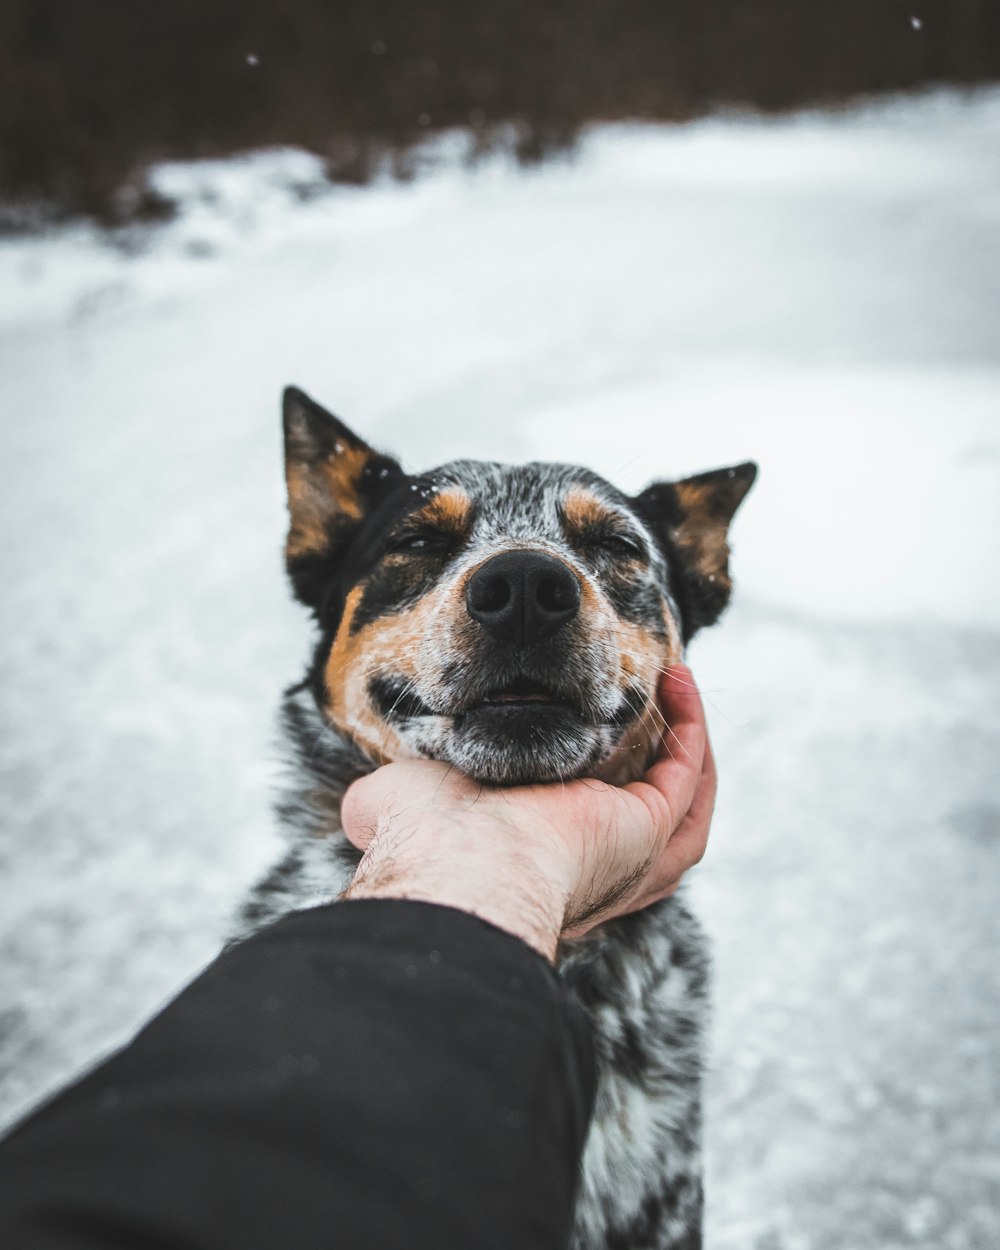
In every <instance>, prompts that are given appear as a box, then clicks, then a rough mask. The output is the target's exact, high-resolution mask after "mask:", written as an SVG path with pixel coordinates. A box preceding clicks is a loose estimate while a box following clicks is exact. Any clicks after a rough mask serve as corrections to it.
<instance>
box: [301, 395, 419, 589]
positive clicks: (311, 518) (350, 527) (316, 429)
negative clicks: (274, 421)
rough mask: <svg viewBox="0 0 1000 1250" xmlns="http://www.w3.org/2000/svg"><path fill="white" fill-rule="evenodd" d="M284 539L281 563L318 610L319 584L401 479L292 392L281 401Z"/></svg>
mask: <svg viewBox="0 0 1000 1250" xmlns="http://www.w3.org/2000/svg"><path fill="white" fill-rule="evenodd" d="M282 419H283V424H284V430H285V481H286V483H287V486H288V515H289V527H288V538H287V540H286V542H285V562H286V565H287V568H288V574H289V577H290V578H291V581H292V586H293V588H294V590H295V593H296V595H297V596H298V598H299V599H300V600H301V601H302V602H303V603H305V604H306V605H307V606H309V607H312V608H314V609H317V608H318V607H319V597H320V590H321V585H320V584H321V583H322V582H324V581H328V580H329V576H330V573H331V570H332V567H333V565H334V564H335V563H336V560H337V557H338V555H339V553H340V552H341V551H342V550H343V549H344V548H345V547H346V545H347V543H348V542H349V540H350V535H351V533H352V532H353V531H354V530H355V529H356V527H357V523H358V522H359V521H360V520H361V519H362V518H363V517H364V516H365V514H366V513H367V512H368V511H369V510H370V509H371V508H373V507H374V506H376V505H377V504H378V502H379V501H380V500H381V499H382V498H383V497H384V495H385V494H386V493H387V490H389V489H390V488H391V487H392V486H393V485H394V484H395V483H397V482H398V480H399V478H400V477H401V476H402V472H403V471H402V469H401V468H400V466H399V464H398V462H397V461H395V460H393V459H392V458H391V457H389V456H383V455H380V454H379V453H378V452H376V451H373V450H372V448H371V447H369V446H368V444H367V443H365V442H364V441H363V440H362V439H360V438H358V436H357V435H356V434H354V433H353V432H352V431H351V430H349V429H348V428H347V426H346V425H344V423H343V422H342V421H340V420H339V419H338V418H337V417H335V416H334V415H333V413H332V412H327V410H326V409H325V408H323V407H321V406H320V405H319V404H317V403H316V401H315V400H313V399H310V398H309V396H308V395H306V394H305V393H304V392H303V391H300V390H298V389H297V388H296V387H294V386H289V387H287V388H286V390H285V392H284V395H283V397H282Z"/></svg>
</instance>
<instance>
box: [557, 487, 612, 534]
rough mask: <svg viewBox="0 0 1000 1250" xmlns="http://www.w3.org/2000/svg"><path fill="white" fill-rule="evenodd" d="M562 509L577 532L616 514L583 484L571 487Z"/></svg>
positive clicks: (568, 522)
mask: <svg viewBox="0 0 1000 1250" xmlns="http://www.w3.org/2000/svg"><path fill="white" fill-rule="evenodd" d="M562 510H563V516H564V517H565V518H566V524H567V525H568V526H569V527H570V529H571V530H573V531H574V532H575V533H583V531H584V530H586V529H587V528H588V526H591V525H599V524H601V523H602V522H604V521H607V520H609V519H611V518H612V517H613V516H614V513H613V512H611V511H609V509H608V507H607V505H606V504H604V503H602V502H601V500H600V499H598V498H597V496H596V495H592V494H591V493H590V491H588V490H584V489H583V487H582V486H571V487H570V489H569V490H568V491H567V492H566V497H565V499H564V500H563V504H562Z"/></svg>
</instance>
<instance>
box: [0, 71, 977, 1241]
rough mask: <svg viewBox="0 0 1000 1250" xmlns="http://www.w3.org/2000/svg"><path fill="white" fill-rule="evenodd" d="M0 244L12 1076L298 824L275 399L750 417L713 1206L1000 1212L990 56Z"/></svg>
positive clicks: (453, 145) (208, 922) (762, 1223)
mask: <svg viewBox="0 0 1000 1250" xmlns="http://www.w3.org/2000/svg"><path fill="white" fill-rule="evenodd" d="M462 146H463V141H462V140H461V138H460V137H458V136H448V137H445V139H443V140H439V141H437V142H436V143H428V145H427V147H426V149H425V151H424V154H423V158H422V164H423V166H424V171H423V173H422V175H421V176H420V177H419V178H418V179H417V180H416V181H415V182H414V183H412V184H409V185H405V186H404V185H398V184H393V183H391V182H388V181H386V182H380V183H378V184H377V185H375V186H373V187H371V188H367V189H364V190H354V189H351V190H347V189H338V190H329V189H326V188H324V186H323V183H322V180H321V178H320V173H319V169H318V166H317V163H316V161H315V160H314V159H313V158H312V157H310V156H308V155H306V154H304V153H301V152H293V151H275V152H264V153H259V154H257V155H255V156H253V157H251V158H247V159H245V160H240V161H235V160H234V161H222V162H205V163H200V164H196V165H186V166H165V167H162V168H161V169H160V170H159V171H157V183H158V185H159V186H160V188H161V189H162V190H163V191H164V192H165V193H169V194H173V195H176V196H178V197H179V198H180V199H181V200H182V203H183V210H182V212H181V214H180V215H179V217H178V219H177V220H176V221H174V222H172V223H170V224H169V225H166V226H164V227H160V228H157V229H155V230H152V231H130V232H124V233H122V234H121V235H119V236H117V238H116V240H115V241H114V242H113V243H109V242H108V241H107V240H105V239H102V238H100V237H99V236H97V235H96V234H95V233H94V232H93V231H92V230H90V229H88V228H85V227H79V226H78V227H73V228H66V229H62V230H60V231H55V232H51V233H49V234H46V235H44V236H39V237H36V238H32V239H6V240H2V241H0V410H2V411H3V413H4V415H5V420H4V421H3V425H2V430H0V464H2V466H3V467H2V470H0V472H2V483H3V491H2V493H0V515H2V519H3V522H4V525H5V532H6V534H7V535H8V541H7V543H6V545H5V549H4V554H3V569H2V576H3V585H4V590H5V594H4V596H3V599H2V600H0V622H2V632H0V638H2V640H3V641H2V643H0V656H2V665H3V670H2V671H3V675H4V676H3V682H4V695H3V704H2V706H3V719H2V722H0V732H2V734H3V750H2V754H0V786H2V790H0V792H2V793H3V795H4V799H5V805H4V813H3V825H2V835H0V837H2V841H0V857H2V860H0V862H2V864H3V885H2V887H0V891H2V892H0V927H2V934H0V1003H2V1004H3V1006H2V1008H0V1099H2V1102H0V1107H2V1114H3V1115H4V1117H5V1118H6V1119H10V1118H12V1117H14V1116H15V1115H16V1114H18V1113H19V1112H20V1111H21V1110H23V1109H24V1108H26V1107H27V1106H28V1105H30V1103H32V1102H33V1101H34V1100H36V1099H37V1098H38V1097H40V1096H41V1095H43V1094H44V1093H45V1092H46V1091H47V1090H50V1089H51V1088H53V1087H54V1086H56V1085H58V1084H59V1083H60V1082H62V1081H64V1080H65V1079H66V1078H67V1077H69V1076H70V1075H71V1074H72V1073H74V1072H76V1071H78V1070H79V1069H80V1068H81V1067H82V1066H83V1065H85V1064H87V1063H89V1062H92V1061H93V1060H94V1059H95V1058H96V1057H97V1056H99V1055H100V1054H101V1053H104V1052H105V1051H106V1050H107V1049H108V1048H109V1047H111V1046H113V1045H115V1044H116V1043H118V1042H120V1041H122V1040H123V1039H124V1038H126V1037H127V1036H128V1035H129V1033H130V1031H132V1030H133V1029H134V1028H135V1027H136V1025H137V1024H139V1023H140V1022H141V1021H142V1020H143V1019H144V1018H146V1017H147V1016H148V1015H149V1014H150V1012H151V1011H152V1010H154V1009H155V1007H156V1006H157V1005H158V1004H159V1003H161V1002H162V1001H164V1000H165V999H166V998H167V997H169V995H170V994H171V992H172V990H174V989H175V988H176V987H177V986H178V985H179V984H180V983H181V982H182V981H183V980H184V979H185V978H186V977H188V976H190V975H191V974H192V973H193V972H194V971H196V969H197V968H198V967H199V966H200V965H201V964H203V963H204V962H205V961H206V960H208V959H209V958H210V957H211V956H212V954H213V953H214V951H215V949H216V948H217V944H218V942H219V940H220V937H221V935H222V934H223V932H224V930H225V926H226V921H227V917H228V914H229V911H230V909H231V908H232V906H233V905H234V903H235V901H236V900H237V898H238V897H239V895H240V893H241V891H242V890H244V889H245V887H246V885H247V883H248V882H249V881H250V880H251V879H252V878H253V877H254V875H255V874H256V873H257V871H258V870H259V869H260V868H261V867H262V865H264V864H265V863H266V862H267V860H268V859H269V857H270V856H271V855H272V854H273V853H274V850H275V847H276V839H275V835H274V832H273V830H272V828H271V822H270V817H269V813H268V809H267V804H268V792H269V786H270V784H271V778H272V776H273V772H274V768H275V761H276V759H277V748H276V744H275V743H274V741H273V736H272V713H273V707H274V704H275V700H276V696H277V693H278V691H279V690H280V688H281V687H282V685H283V684H285V683H286V682H287V681H289V680H291V679H292V678H294V677H295V676H297V674H298V671H299V669H300V667H301V664H302V661H303V659H304V656H305V654H306V650H307V646H308V630H307V628H306V624H305V622H304V620H303V618H302V615H301V613H300V612H299V611H298V610H297V609H296V608H295V607H294V606H293V605H292V604H291V603H290V602H289V601H288V596H287V591H286V589H285V586H284V584H283V581H282V576H281V571H280V547H281V542H282V537H283V534H282V524H283V498H282V482H281V472H280V461H279V456H280V439H279V433H278V428H279V427H278V395H279V392H280V389H281V387H282V386H283V385H284V384H286V383H288V382H295V383H297V384H299V385H301V386H303V387H305V388H306V389H307V390H310V391H311V392H312V393H314V394H315V395H316V397H317V398H319V399H320V400H321V401H323V402H325V403H327V404H328V405H330V406H331V407H333V408H334V409H335V410H336V411H337V412H338V413H339V414H340V415H341V416H343V417H344V418H345V419H346V420H347V421H348V422H349V423H350V424H352V425H354V426H355V427H356V428H357V429H358V431H359V432H360V433H362V434H364V435H365V436H366V437H368V438H369V439H371V440H372V441H373V442H375V443H376V444H378V445H380V446H384V447H386V448H387V449H389V450H393V451H397V452H398V453H400V454H401V455H402V456H403V458H404V460H405V461H406V462H407V463H408V464H409V465H411V466H412V467H426V466H428V465H431V464H434V463H437V462H439V461H441V460H444V459H450V458H453V457H455V456H459V455H463V456H480V457H495V458H502V459H509V460H520V459H527V458H533V457H538V458H556V459H562V460H567V459H568V460H575V461H579V462H582V463H587V464H590V465H592V466H593V467H595V468H597V469H598V470H600V471H602V472H604V473H605V474H606V475H608V476H610V477H611V478H612V479H614V480H615V481H617V482H618V483H619V484H620V485H622V486H623V487H625V488H627V489H636V488H638V487H640V486H641V485H643V484H645V483H646V482H647V481H649V480H650V479H651V478H653V477H655V476H659V475H663V476H668V475H674V474H678V473H685V472H688V471H692V470H697V469H701V468H707V467H714V466H716V465H720V464H727V463H736V462H738V461H740V460H743V459H747V458H752V459H755V460H757V461H759V463H760V465H761V477H760V480H759V482H758V484H757V485H756V487H755V488H754V491H753V493H752V494H751V496H750V497H749V499H748V501H747V503H746V504H745V506H744V510H743V511H742V512H741V514H740V516H739V517H738V519H737V521H736V524H735V528H734V572H735V575H736V580H737V589H736V598H735V602H734V606H733V608H732V609H731V611H730V613H729V615H728V616H727V618H726V620H725V622H724V623H723V625H721V626H720V627H719V628H718V629H717V630H715V631H712V632H711V633H708V634H706V635H705V636H704V637H703V638H702V639H699V640H698V641H697V642H696V643H695V644H694V646H693V647H692V654H691V659H692V663H693V664H694V667H695V671H696V672H697V673H698V675H699V677H700V679H701V681H702V683H703V685H704V687H705V689H706V690H707V691H708V697H709V708H710V715H711V718H712V726H713V732H714V736H715V741H716V745H717V752H718V755H719V760H720V770H721V776H722V790H721V795H720V801H719V809H718V816H717V820H716V823H715V828H714V831H713V839H712V846H711V849H710V853H709V856H708V858H707V860H706V862H705V864H704V865H703V866H702V867H701V868H700V869H699V870H697V872H696V873H695V874H693V877H694V882H693V890H694V893H695V896H696V899H697V903H698V906H699V908H700V910H701V912H702V914H703V916H704V917H705V920H706V922H707V924H708V926H709V928H710V930H711V932H712V935H713V938H714V942H715V947H716V962H717V978H716V1002H717V1008H716V1029H715V1046H714V1055H713V1060H712V1072H711V1079H710V1086H709V1097H708V1108H707V1110H708V1124H709V1130H708V1131H709V1152H708V1153H709V1189H708V1211H709V1234H710V1236H709V1243H708V1244H709V1247H710V1250H834V1248H837V1250H859V1248H865V1250H867V1248H868V1247H871V1248H872V1250H894V1248H895V1247H916V1246H919V1247H927V1248H928V1250H930V1248H931V1247H933V1248H934V1250H938V1248H945V1250H995V1247H996V1246H997V1245H1000V1214H998V1213H1000V1165H998V1162H997V1161H998V1159H1000V1129H998V1122H997V1118H996V1116H995V1115H994V1114H993V1109H994V1108H995V1106H996V1101H997V1095H998V1092H1000V1091H998V1089H997V1073H998V1072H1000V1041H998V1036H997V1031H996V1019H997V1011H998V1005H1000V984H998V983H1000V961H998V959H997V944H998V939H1000V908H998V906H997V897H998V894H997V888H998V860H1000V798H998V794H997V787H996V777H997V760H998V759H1000V710H998V709H1000V698H998V695H1000V649H998V641H1000V632H998V631H1000V561H998V560H997V558H996V544H997V536H998V534H1000V247H998V245H997V240H998V238H1000V234H998V230H1000V162H998V160H997V158H996V153H997V152H998V151H1000V91H997V90H983V91H978V92H974V93H966V94H958V93H949V92H933V93H929V94H926V95H923V96H918V97H910V98H901V99H898V100H893V101H889V102H887V103H880V104H876V103H870V104H866V105H862V106H858V107H855V108H852V109H850V110H842V111H840V112H837V113H833V114H821V113H804V114H800V115H797V116H794V117H790V118H785V119H780V120H770V121H761V120H752V119H747V118H741V117H735V116H734V117H720V118H714V119H709V120H706V121H704V122H699V123H695V124H692V125H688V126H685V127H681V128H662V127H655V126H614V127H601V128H597V129H595V130H594V131H593V132H592V133H591V134H590V135H589V136H588V138H587V140H586V142H585V144H584V146H583V149H582V151H581V153H580V155H579V157H578V158H577V159H576V160H573V161H566V162H560V163H555V164H550V165H548V166H546V167H544V168H542V169H541V170H538V171H533V172H530V173H527V174H525V173H520V172H518V171H516V170H514V169H512V168H511V167H510V166H509V164H508V163H507V162H506V161H505V160H504V159H502V158H497V159H495V160H493V161H492V162H490V163H488V164H486V165H485V166H483V167H481V168H480V169H478V170H477V171H474V172H473V171H470V170H469V169H468V168H467V167H466V165H465V164H464V163H463V161H462V159H461V157H462Z"/></svg>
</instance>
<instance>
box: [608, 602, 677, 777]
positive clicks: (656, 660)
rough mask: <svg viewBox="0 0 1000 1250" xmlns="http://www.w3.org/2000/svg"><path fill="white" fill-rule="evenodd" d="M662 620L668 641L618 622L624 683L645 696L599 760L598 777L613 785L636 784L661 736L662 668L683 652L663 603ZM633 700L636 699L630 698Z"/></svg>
mask: <svg viewBox="0 0 1000 1250" xmlns="http://www.w3.org/2000/svg"><path fill="white" fill-rule="evenodd" d="M663 619H664V621H665V622H666V627H667V638H666V639H663V638H658V637H657V636H656V635H655V634H653V633H651V632H650V631H649V630H647V629H644V628H643V627H642V626H641V625H635V624H633V623H632V622H630V621H621V620H619V621H618V622H617V624H616V627H615V642H616V644H617V646H618V660H619V664H620V666H621V671H622V674H623V676H624V677H625V678H626V679H628V680H627V682H626V684H628V685H637V686H638V687H639V688H640V689H641V690H642V691H643V692H644V693H645V696H646V698H645V701H644V703H643V705H642V708H641V710H640V709H637V710H640V715H639V717H638V719H637V720H636V721H634V722H633V723H632V724H631V725H630V726H629V728H628V731H627V733H626V734H625V735H624V736H623V738H622V740H621V741H620V742H619V743H618V745H617V746H616V747H615V749H614V751H612V752H611V754H610V755H609V756H608V757H607V758H606V759H605V760H604V761H602V763H601V765H600V767H599V769H598V772H597V775H598V776H599V777H600V778H601V780H602V781H609V782H611V784H612V785H625V784H627V783H628V782H629V781H636V780H638V778H639V777H641V776H642V774H643V773H644V772H645V771H646V769H647V768H648V767H649V766H650V764H651V763H652V762H653V759H654V758H655V756H656V751H657V748H658V747H659V744H660V739H661V738H662V736H663V714H662V712H661V711H660V707H659V702H658V699H657V691H658V689H659V684H660V677H661V674H662V672H663V669H665V668H668V667H669V666H670V665H671V664H677V663H679V662H680V660H681V657H682V654H683V650H682V643H681V637H680V631H679V630H678V627H677V622H676V621H675V620H674V618H673V616H672V614H671V612H670V610H669V608H668V607H667V604H666V602H664V603H663ZM630 697H632V698H634V697H635V696H634V695H633V696H630Z"/></svg>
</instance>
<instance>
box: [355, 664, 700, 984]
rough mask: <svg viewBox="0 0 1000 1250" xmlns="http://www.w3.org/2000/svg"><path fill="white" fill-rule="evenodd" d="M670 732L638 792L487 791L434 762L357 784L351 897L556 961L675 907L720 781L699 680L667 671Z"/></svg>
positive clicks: (589, 786) (603, 787)
mask: <svg viewBox="0 0 1000 1250" xmlns="http://www.w3.org/2000/svg"><path fill="white" fill-rule="evenodd" d="M660 700H661V707H662V711H663V714H664V717H665V719H666V724H667V725H668V726H669V729H668V731H667V738H666V739H665V740H664V741H663V742H662V743H661V746H660V751H659V754H658V756H657V758H656V760H655V762H654V763H653V765H652V767H651V768H650V769H649V771H648V772H647V773H646V775H645V776H644V777H643V779H642V780H641V781H635V782H632V783H630V784H629V785H626V786H622V787H618V786H612V785H608V784H607V783H606V782H602V781H595V780H589V779H584V780H579V781H570V782H566V783H565V784H561V785H560V784H557V783H554V782H550V783H547V784H544V785H533V786H516V787H511V788H509V789H505V788H500V787H486V786H483V785H480V784H479V783H478V782H475V781H470V780H469V778H468V777H465V776H463V775H462V774H461V773H459V772H457V771H456V770H455V769H454V768H453V767H452V766H450V765H447V764H442V763H439V762H435V761H431V760H413V761H406V762H402V763H397V764H387V765H385V766H384V767H383V768H380V769H378V770H377V771H376V772H374V773H371V774H370V775H369V776H367V777H363V778H361V779H360V780H359V781H356V782H355V783H354V784H353V785H352V786H351V787H350V788H349V789H348V791H347V793H346V794H345V796H344V800H343V804H342V807H341V818H342V822H343V827H344V832H345V834H346V835H347V837H348V838H349V839H350V841H351V842H352V843H353V844H354V845H355V846H357V847H358V848H359V849H360V850H363V851H364V852H365V854H364V857H363V859H362V861H361V863H360V865H359V866H358V871H357V873H356V875H355V878H354V881H353V882H352V884H351V886H350V887H349V889H348V890H347V892H346V895H345V897H347V898H409V899H420V900H423V901H425V902H432V903H440V904H443V905H444V906H451V907H457V908H459V909H461V910H463V911H468V912H471V913H473V914H474V915H477V916H480V917H481V918H482V919H484V920H488V921H490V922H491V923H493V924H496V925H498V926H499V927H500V928H502V929H506V930H507V931H508V932H510V933H514V934H516V935H517V936H518V937H521V938H523V939H524V941H526V942H528V943H529V945H531V946H534V947H535V949H536V950H538V951H540V952H541V953H542V954H543V955H544V956H545V957H546V958H547V959H549V960H552V959H553V958H554V956H555V950H556V946H557V943H558V941H559V939H560V937H579V936H581V935H583V934H584V933H586V932H588V931H589V930H590V929H592V928H593V927H594V926H595V925H598V924H600V923H602V922H603V921H605V920H610V919H612V918H613V917H615V916H621V915H625V914H626V913H628V912H633V911H638V910H639V909H640V908H643V907H648V906H649V904H650V903H653V902H656V901H657V900H658V899H661V898H665V897H666V896H667V895H669V894H672V893H673V891H674V890H675V889H676V888H677V885H678V883H679V881H680V879H681V877H682V876H683V874H684V873H685V872H686V871H687V869H688V868H690V867H692V866H693V865H694V864H696V863H697V862H698V861H699V860H700V859H701V857H702V855H703V854H704V852H705V845H706V842H707V839H708V829H709V824H710V822H711V817H712V809H713V806H714V803H715V791H716V773H715V762H714V759H713V757H712V750H711V746H710V744H709V741H708V734H707V731H706V727H705V715H704V710H703V708H702V704H701V698H700V696H699V694H698V690H697V687H696V685H695V683H694V678H693V677H692V675H691V671H690V669H688V668H687V667H686V665H683V664H677V665H674V666H673V667H672V668H669V669H667V670H666V673H665V674H664V678H663V681H662V683H661V686H660Z"/></svg>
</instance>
